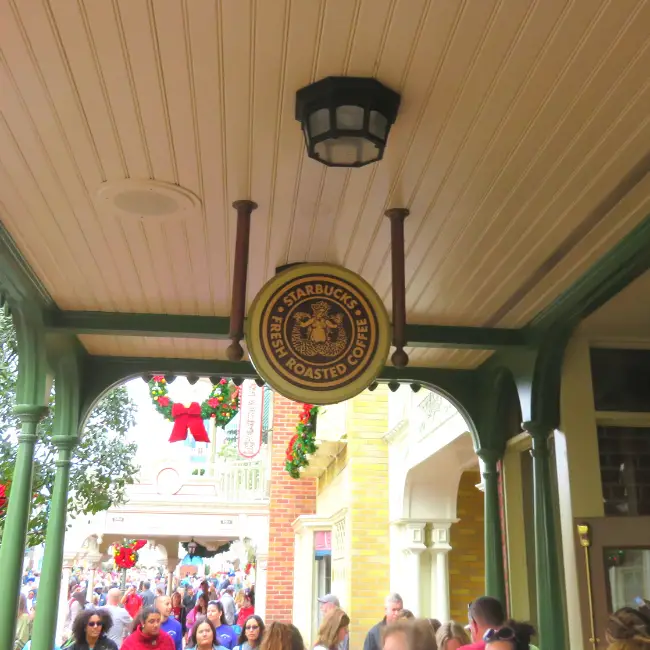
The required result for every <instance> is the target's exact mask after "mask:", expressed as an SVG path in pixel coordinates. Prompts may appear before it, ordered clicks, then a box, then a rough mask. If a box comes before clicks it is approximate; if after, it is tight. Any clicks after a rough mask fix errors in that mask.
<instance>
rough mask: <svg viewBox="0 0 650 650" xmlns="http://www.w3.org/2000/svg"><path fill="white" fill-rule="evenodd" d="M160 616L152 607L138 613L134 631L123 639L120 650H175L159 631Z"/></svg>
mask: <svg viewBox="0 0 650 650" xmlns="http://www.w3.org/2000/svg"><path fill="white" fill-rule="evenodd" d="M161 624H162V616H161V615H160V612H158V611H157V610H155V609H154V608H153V607H145V608H144V609H142V610H141V611H140V614H139V615H138V619H137V627H136V628H135V631H134V632H133V633H131V634H130V635H129V636H127V637H126V639H124V643H123V644H122V650H151V649H152V648H155V649H156V650H175V647H174V641H173V640H172V638H171V637H170V636H169V634H167V632H164V631H163V630H161V629H160V625H161Z"/></svg>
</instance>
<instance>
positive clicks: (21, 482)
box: [0, 404, 47, 648]
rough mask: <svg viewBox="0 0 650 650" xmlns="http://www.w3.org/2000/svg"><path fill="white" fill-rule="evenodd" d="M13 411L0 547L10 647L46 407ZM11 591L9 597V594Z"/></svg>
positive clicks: (1, 628) (3, 635) (2, 616)
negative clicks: (12, 454) (14, 438)
mask: <svg viewBox="0 0 650 650" xmlns="http://www.w3.org/2000/svg"><path fill="white" fill-rule="evenodd" d="M14 413H15V414H16V415H17V416H18V417H19V418H20V421H21V428H20V434H19V436H18V453H17V456H16V466H15V468H14V475H13V479H12V482H11V492H10V495H9V504H8V506H7V516H6V518H5V527H4V531H3V533H2V546H0V576H2V584H3V588H4V592H5V594H6V595H7V598H6V599H3V606H2V607H0V648H13V644H14V634H15V632H16V614H17V612H18V594H19V592H20V586H21V579H22V574H23V558H24V555H25V542H26V538H27V525H28V523H29V514H30V512H31V503H32V480H33V476H34V447H35V446H36V440H37V436H36V432H37V430H38V423H39V422H40V421H41V419H42V418H43V417H44V416H45V414H46V413H47V407H44V406H34V405H31V404H18V405H17V406H16V407H15V408H14ZM12 594H13V596H12Z"/></svg>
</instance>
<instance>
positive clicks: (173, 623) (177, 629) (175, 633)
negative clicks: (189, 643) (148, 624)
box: [160, 616, 183, 650]
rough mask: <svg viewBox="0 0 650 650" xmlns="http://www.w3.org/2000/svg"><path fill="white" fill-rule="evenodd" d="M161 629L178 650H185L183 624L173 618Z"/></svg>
mask: <svg viewBox="0 0 650 650" xmlns="http://www.w3.org/2000/svg"><path fill="white" fill-rule="evenodd" d="M160 629H161V630H163V631H165V632H167V634H169V636H170V637H171V638H172V641H173V642H174V647H175V648H176V650H183V630H182V629H181V624H180V623H179V622H178V621H177V620H176V619H175V618H172V617H171V616H170V617H169V618H168V619H167V620H166V621H165V622H164V623H163V624H162V625H161V626H160Z"/></svg>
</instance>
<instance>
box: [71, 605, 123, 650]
mask: <svg viewBox="0 0 650 650" xmlns="http://www.w3.org/2000/svg"><path fill="white" fill-rule="evenodd" d="M112 624H113V620H112V619H111V615H110V613H109V612H108V611H106V610H105V609H83V610H81V611H80V612H79V613H78V614H77V616H76V617H75V619H74V621H73V623H72V638H71V639H70V640H69V641H68V642H67V643H66V644H65V645H64V646H63V648H64V650H117V645H116V644H115V641H112V640H111V639H109V638H108V637H107V636H106V634H107V633H108V631H109V630H110V629H111V625H112Z"/></svg>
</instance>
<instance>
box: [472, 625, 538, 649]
mask: <svg viewBox="0 0 650 650" xmlns="http://www.w3.org/2000/svg"><path fill="white" fill-rule="evenodd" d="M533 636H535V628H534V627H533V626H532V625H530V624H528V623H518V622H517V621H513V620H510V621H508V622H507V623H506V625H505V627H502V628H499V629H498V630H488V631H487V632H486V633H485V634H484V635H483V640H484V641H485V643H486V648H487V650H537V648H536V647H535V646H534V645H533V644H532V643H531V642H530V640H531V638H532V637H533Z"/></svg>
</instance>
